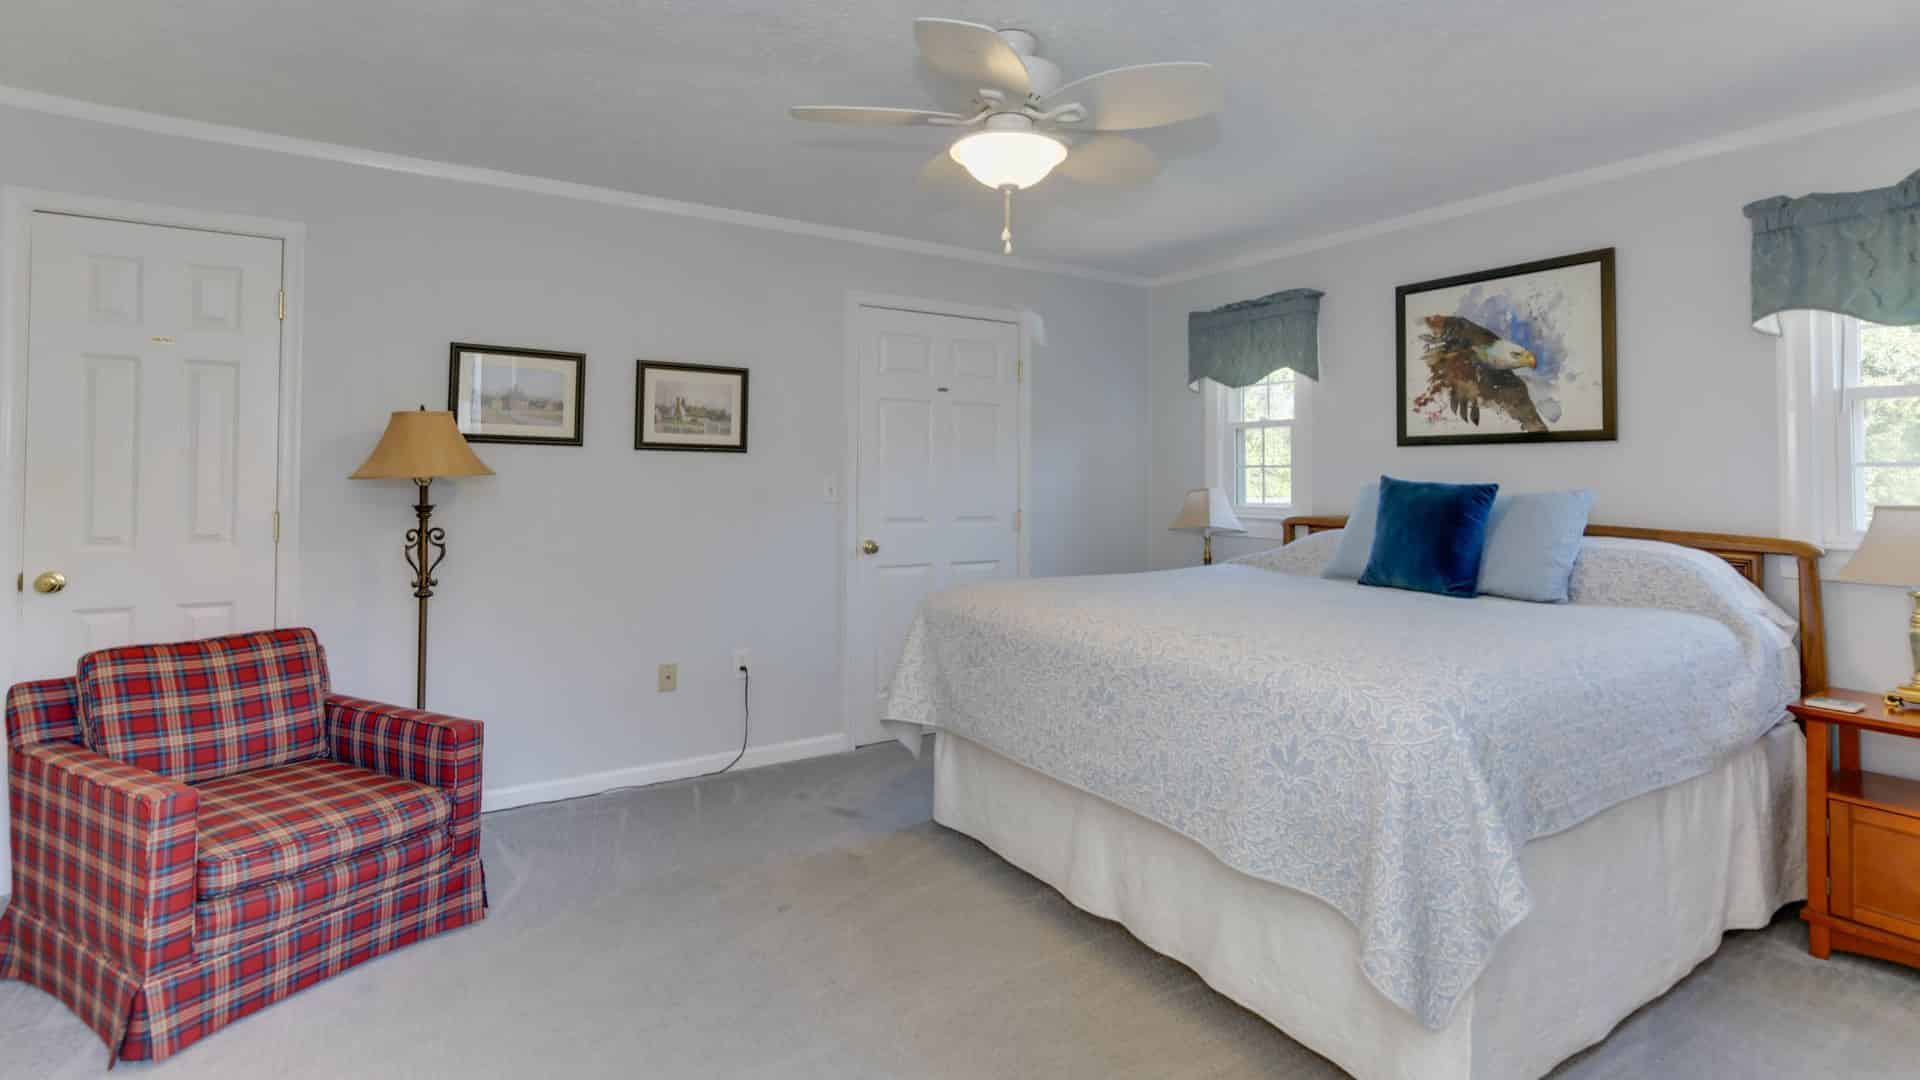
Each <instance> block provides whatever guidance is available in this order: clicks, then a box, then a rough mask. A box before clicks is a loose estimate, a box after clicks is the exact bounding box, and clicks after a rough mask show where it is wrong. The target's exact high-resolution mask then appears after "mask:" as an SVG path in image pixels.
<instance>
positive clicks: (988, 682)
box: [887, 518, 1825, 1080]
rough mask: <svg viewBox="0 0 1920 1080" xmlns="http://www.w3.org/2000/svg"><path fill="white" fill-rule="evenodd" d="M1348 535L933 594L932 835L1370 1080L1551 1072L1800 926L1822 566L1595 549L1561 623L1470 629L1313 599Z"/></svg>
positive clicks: (1317, 523) (1303, 524) (1344, 588)
mask: <svg viewBox="0 0 1920 1080" xmlns="http://www.w3.org/2000/svg"><path fill="white" fill-rule="evenodd" d="M1342 524H1343V519H1340V518H1301V519H1293V520H1291V521H1289V522H1288V533H1289V539H1293V534H1294V533H1295V532H1297V531H1305V532H1308V533H1311V534H1312V535H1309V536H1306V537H1304V538H1302V539H1299V540H1296V541H1295V542H1292V543H1289V544H1287V545H1286V546H1284V547H1281V548H1277V549H1274V550H1273V551H1271V552H1265V553H1262V554H1260V555H1258V556H1253V557H1250V558H1247V559H1243V560H1239V561H1237V562H1236V563H1232V564H1224V565H1219V566H1213V567H1207V568H1193V569H1188V570H1176V571H1162V572H1156V573H1148V574H1131V575H1106V576H1093V577H1084V578H1057V579H1043V580H1034V581H1022V582H1009V583H996V584H987V585H980V586H970V587H966V588H961V589H955V590H949V591H947V592H943V593H940V594H936V595H935V596H934V597H932V598H930V599H929V600H928V602H927V603H926V604H925V605H924V606H923V608H922V610H921V612H920V614H919V617H918V618H917V620H916V622H915V624H914V627H913V629H912V631H911V633H910V635H909V638H908V641H907V643H906V645H905V647H904V650H903V654H902V658H901V661H900V665H899V667H898V669H897V671H896V674H895V678H894V682H893V686H892V692H891V695H890V699H889V705H888V713H887V715H888V717H889V719H890V720H891V721H894V722H897V723H899V724H900V725H901V726H900V728H899V731H900V732H901V733H902V735H903V737H904V738H908V739H909V740H910V741H913V742H915V743H916V744H917V740H918V735H919V734H920V733H921V732H923V731H927V730H931V731H933V732H935V733H936V735H937V738H936V740H935V750H934V755H935V761H934V769H935V792H934V817H935V820H937V821H939V822H940V823H942V824H943V825H946V826H948V827H950V828H953V829H956V830H958V831H960V832H963V833H966V834H968V835H970V836H972V837H974V838H976V839H978V840H979V841H981V842H982V843H984V844H986V845H987V846H988V847H989V848H991V849H993V850H994V851H995V852H997V853H999V854H1000V855H1001V856H1002V857H1004V858H1006V859H1007V860H1008V861H1009V862H1011V863H1013V864H1014V865H1016V866H1019V867H1020V868H1021V869H1023V870H1025V871H1027V872H1028V873H1030V874H1033V875H1034V876H1035V877H1038V878H1040V879H1041V880H1043V881H1045V882H1047V883H1048V884H1050V885H1052V886H1053V887H1054V888H1056V889H1058V890H1059V891H1060V892H1061V893H1062V894H1063V895H1065V896H1066V897H1067V898H1068V899H1069V900H1071V901H1072V902H1073V903H1075V904H1076V905H1078V906H1079V907H1081V908H1083V909H1085V910H1087V911H1089V912H1092V913H1094V914H1096V915H1100V916H1103V917H1106V918H1110V919H1114V920H1116V921H1118V922H1120V923H1122V924H1123V925H1125V926H1126V927H1127V928H1128V929H1129V930H1130V931H1131V932H1132V933H1133V934H1134V936H1136V937H1137V938H1139V939H1140V940H1141V941H1142V942H1144V943H1146V944H1147V945H1148V946H1149V947H1151V948H1153V949H1155V950H1156V951H1159V952H1161V953H1164V954H1165V955H1167V956H1170V957H1173V958H1174V959H1177V960H1179V961H1181V962H1183V963H1185V964H1186V965H1187V966H1189V967H1191V968H1192V969H1193V970H1194V971H1196V972H1198V973H1199V974H1200V975H1201V977H1202V978H1204V979H1205V980H1206V981H1207V982H1208V983H1209V984H1210V985H1212V986H1213V987H1214V988H1215V989H1217V990H1219V991H1220V992H1221V993H1224V994H1226V995H1227V996H1228V997H1230V998H1232V999H1234V1000H1235V1001H1237V1002H1239V1003H1240V1004H1242V1005H1244V1006H1246V1007H1247V1008H1249V1009H1251V1010H1252V1011H1254V1012H1255V1013H1258V1014H1259V1015H1261V1016H1263V1017H1265V1018H1266V1019H1267V1020H1269V1021H1270V1022H1272V1023H1273V1024H1275V1025H1276V1026H1277V1027H1279V1028H1281V1029H1282V1030H1284V1031H1286V1032H1287V1033H1288V1034H1289V1035H1291V1036H1293V1037H1294V1038H1295V1039H1297V1040H1299V1041H1300V1042H1302V1043H1304V1044H1305V1045H1307V1046H1309V1047H1311V1048H1312V1049H1314V1050H1315V1051H1317V1052H1319V1053H1320V1054H1322V1055H1324V1056H1325V1057H1327V1058H1329V1059H1330V1060H1332V1061H1333V1062H1335V1063H1336V1064H1338V1065H1340V1066H1341V1067H1342V1068H1344V1069H1346V1070H1347V1071H1349V1072H1351V1073H1352V1074H1354V1075H1355V1076H1358V1077H1361V1078H1363V1080H1373V1078H1388V1077H1392V1078H1401V1077H1404V1078H1420V1080H1431V1078H1459V1080H1468V1078H1472V1080H1483V1078H1488V1080H1491V1078H1507V1077H1533V1076H1539V1075H1541V1074H1542V1073H1544V1072H1546V1071H1548V1070H1549V1069H1551V1068H1552V1067H1553V1066H1554V1065H1555V1064H1556V1063H1557V1062H1559V1061H1561V1060H1562V1059H1564V1058H1566V1057H1567V1056H1568V1055H1570V1054H1572V1053H1574V1052H1576V1051H1578V1050H1580V1049H1581V1048H1583V1047H1585V1046H1588V1045H1591V1044H1592V1043H1594V1042H1597V1041H1599V1040H1600V1039H1602V1038H1604V1037H1605V1036H1606V1034H1607V1033H1608V1032H1609V1031H1610V1030H1612V1028H1613V1027H1614V1026H1615V1025H1616V1024H1618V1023H1619V1022H1620V1020H1622V1019H1623V1018H1625V1017H1626V1016H1627V1015H1628V1014H1629V1013H1631V1012H1632V1011H1633V1010H1634V1009H1636V1008H1638V1007H1639V1006H1640V1005H1642V1004H1644V1003H1645V1002H1647V1001H1649V1000H1651V999H1653V998H1654V997H1657V996H1659V995H1660V994H1661V993H1663V992H1664V991H1665V990H1666V989H1668V988H1669V987H1670V986H1672V985H1673V984H1674V983H1675V982H1676V981H1678V980H1679V979H1680V978H1681V977H1683V976H1684V975H1685V974H1686V973H1687V972H1688V971H1690V970H1691V969H1692V968H1693V967H1694V966H1695V965H1697V964H1698V963H1699V962H1700V961H1702V960H1704V959H1705V958H1706V957H1708V956H1710V955H1712V953H1713V952H1714V951H1715V950H1716V949H1717V948H1718V947H1719V943H1720V938H1721V935H1722V934H1723V933H1725V932H1726V931H1727V930H1729V929H1736V928H1750V927H1758V926H1762V925H1765V924H1766V923H1767V922H1768V920H1769V919H1770V918H1771V917H1772V915H1773V914H1774V912H1776V911H1777V910H1778V909H1779V908H1780V907H1781V906H1783V905H1784V904H1786V903H1789V902H1791V901H1793V900H1796V899H1801V898H1803V897H1804V895H1805V891H1804V890H1805V851H1806V848H1805V841H1804V824H1803V823H1804V820H1805V818H1804V807H1803V805H1802V801H1803V799H1804V776H1803V770H1804V749H1803V748H1804V743H1803V741H1802V739H1801V736H1800V733H1799V731H1798V730H1797V729H1796V728H1795V727H1794V726H1793V725H1792V724H1791V723H1790V722H1786V720H1785V711H1784V707H1785V705H1786V704H1787V702H1789V701H1791V700H1793V699H1794V698H1795V697H1797V696H1798V695H1799V693H1800V688H1801V687H1802V686H1805V687H1807V688H1809V690H1813V689H1818V688H1822V687H1824V685H1825V670H1824V668H1825V660H1824V651H1823V646H1822V633H1821V626H1820V596H1819V581H1818V577H1817V575H1816V574H1815V573H1814V569H1815V566H1814V560H1815V559H1816V558H1817V556H1818V551H1817V549H1814V548H1812V547H1809V546H1807V545H1804V544H1798V543H1794V542H1790V541H1781V540H1770V539H1765V538H1754V537H1734V536H1723V535H1716V534H1703V533H1673V532H1663V531H1657V530H1640V529H1625V528H1610V527H1606V526H1592V527H1589V528H1588V530H1587V539H1586V540H1584V541H1582V542H1581V548H1580V556H1579V559H1578V562H1577V563H1576V564H1575V565H1574V568H1573V572H1572V577H1571V581H1570V589H1569V591H1570V594H1571V602H1569V603H1564V604H1538V603H1525V602H1521V601H1515V600H1507V599H1501V598H1498V597H1486V596H1483V597H1479V598H1475V599H1471V600H1461V599H1456V598H1452V597H1440V596H1433V595H1428V594H1423V593H1409V592H1403V591H1400V590H1395V589H1378V588H1369V587H1365V586H1360V585H1357V584H1355V583H1353V582H1351V581H1335V580H1326V579H1323V578H1322V577H1320V576H1319V573H1318V571H1319V569H1320V567H1321V566H1322V565H1323V564H1324V563H1325V562H1326V560H1327V559H1328V557H1329V556H1330V555H1331V553H1332V550H1333V545H1334V544H1335V543H1336V542H1337V540H1338V536H1339V533H1338V530H1339V529H1340V527H1341V526H1342ZM1768 555H1778V556H1785V557H1788V558H1791V559H1794V560H1796V561H1797V562H1798V563H1799V571H1800V579H1799V580H1800V592H1799V596H1798V607H1799V609H1800V610H1799V618H1798V620H1795V619H1794V618H1793V617H1792V616H1789V615H1788V614H1786V613H1785V612H1783V611H1782V610H1781V609H1780V608H1778V607H1777V606H1775V605H1774V604H1773V603H1772V602H1771V601H1769V600H1767V599H1766V597H1765V596H1764V594H1763V593H1762V592H1761V590H1760V589H1759V588H1758V587H1757V586H1758V585H1759V583H1760V580H1761V575H1762V573H1763V572H1764V567H1765V559H1766V556H1768Z"/></svg>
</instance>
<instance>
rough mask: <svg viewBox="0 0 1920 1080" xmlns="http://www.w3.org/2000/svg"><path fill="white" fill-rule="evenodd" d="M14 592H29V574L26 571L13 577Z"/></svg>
mask: <svg viewBox="0 0 1920 1080" xmlns="http://www.w3.org/2000/svg"><path fill="white" fill-rule="evenodd" d="M13 591H14V592H26V591H27V572H26V571H25V570H22V571H20V572H19V573H17V574H15V575H13Z"/></svg>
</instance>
